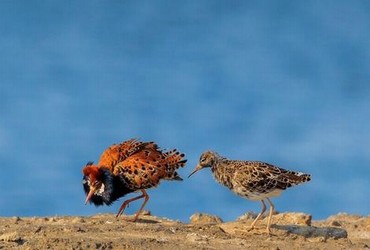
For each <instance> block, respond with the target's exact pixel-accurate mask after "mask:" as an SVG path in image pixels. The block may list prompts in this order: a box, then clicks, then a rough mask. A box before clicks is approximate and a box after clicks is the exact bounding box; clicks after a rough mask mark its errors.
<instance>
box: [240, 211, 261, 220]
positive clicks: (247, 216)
mask: <svg viewBox="0 0 370 250" xmlns="http://www.w3.org/2000/svg"><path fill="white" fill-rule="evenodd" d="M257 215H258V213H255V212H246V213H245V214H243V215H241V216H239V217H238V218H237V219H236V220H237V221H243V220H254V219H255V218H257Z"/></svg>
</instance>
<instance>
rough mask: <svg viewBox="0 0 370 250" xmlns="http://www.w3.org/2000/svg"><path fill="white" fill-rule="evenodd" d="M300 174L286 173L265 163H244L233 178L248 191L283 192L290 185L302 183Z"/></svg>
mask: <svg viewBox="0 0 370 250" xmlns="http://www.w3.org/2000/svg"><path fill="white" fill-rule="evenodd" d="M302 176H303V174H302V173H299V172H294V171H288V170H285V169H282V168H279V167H276V166H274V165H271V164H268V163H265V162H256V161H255V162H245V164H239V165H238V170H237V171H235V176H234V178H235V179H236V180H238V182H239V183H240V184H242V185H243V186H244V187H246V188H248V189H249V190H255V191H257V192H262V193H265V192H270V191H271V190H273V189H281V190H284V189H286V188H288V187H291V186H292V185H296V184H299V183H301V182H304V180H302Z"/></svg>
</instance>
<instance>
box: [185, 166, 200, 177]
mask: <svg viewBox="0 0 370 250" xmlns="http://www.w3.org/2000/svg"><path fill="white" fill-rule="evenodd" d="M202 168H203V167H202V166H201V165H199V164H198V165H197V166H196V167H195V168H194V170H193V172H191V173H190V174H189V176H188V178H189V177H190V176H192V175H193V174H195V173H196V172H198V171H199V170H201V169H202Z"/></svg>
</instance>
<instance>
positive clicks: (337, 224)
mask: <svg viewBox="0 0 370 250" xmlns="http://www.w3.org/2000/svg"><path fill="white" fill-rule="evenodd" d="M330 225H331V226H333V227H340V226H342V224H340V222H339V221H336V220H333V221H332V222H331V223H330Z"/></svg>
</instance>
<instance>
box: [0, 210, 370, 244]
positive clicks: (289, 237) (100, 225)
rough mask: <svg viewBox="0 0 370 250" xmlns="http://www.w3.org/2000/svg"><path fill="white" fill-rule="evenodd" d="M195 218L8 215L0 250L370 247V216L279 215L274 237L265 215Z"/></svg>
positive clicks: (0, 222)
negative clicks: (261, 218) (253, 224)
mask: <svg viewBox="0 0 370 250" xmlns="http://www.w3.org/2000/svg"><path fill="white" fill-rule="evenodd" d="M307 216H308V217H307ZM195 217H196V218H195ZM195 217H193V218H192V220H191V221H190V222H189V223H182V222H178V221H174V220H169V219H166V218H159V217H155V216H150V215H145V216H141V218H140V219H139V220H138V221H137V222H128V221H126V220H124V219H123V218H122V217H121V218H118V219H116V217H115V216H114V215H113V214H98V215H95V216H91V217H79V216H76V217H72V216H71V217H69V216H68V217H67V216H66V217H63V216H62V217H25V218H23V217H22V218H20V217H11V218H4V217H2V218H0V249H15V248H16V249H246V248H250V249H370V216H368V217H361V216H355V215H347V214H338V215H335V216H332V217H329V218H328V219H326V220H324V221H312V222H311V220H310V218H311V217H310V216H309V215H303V217H302V215H300V214H298V215H297V214H295V213H292V214H278V215H274V217H273V223H274V225H273V227H272V234H271V235H270V236H269V235H267V234H266V233H265V225H266V222H265V220H264V221H262V222H261V223H260V224H259V227H258V228H257V229H256V230H253V231H247V227H248V225H250V223H251V222H252V217H253V216H249V215H247V216H244V219H242V220H239V221H235V222H227V223H223V222H222V221H220V220H219V219H218V218H216V219H214V218H213V217H212V216H208V217H207V216H206V215H205V216H201V217H199V216H198V217H197V216H195ZM297 218H298V219H297ZM302 218H303V220H301V221H299V220H300V219H302Z"/></svg>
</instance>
